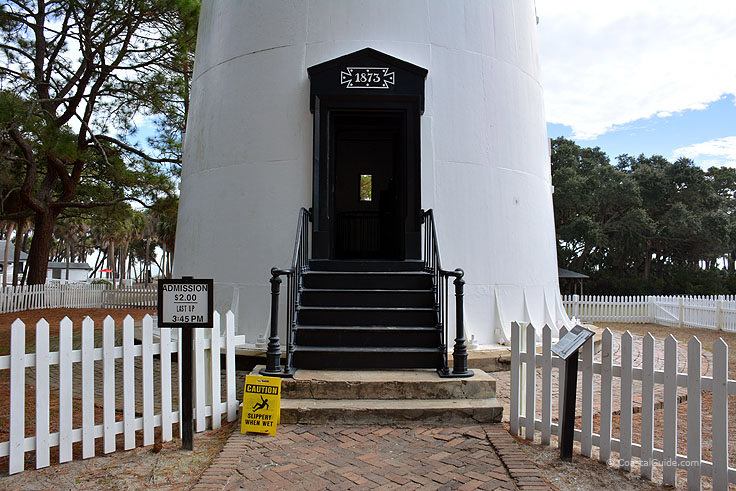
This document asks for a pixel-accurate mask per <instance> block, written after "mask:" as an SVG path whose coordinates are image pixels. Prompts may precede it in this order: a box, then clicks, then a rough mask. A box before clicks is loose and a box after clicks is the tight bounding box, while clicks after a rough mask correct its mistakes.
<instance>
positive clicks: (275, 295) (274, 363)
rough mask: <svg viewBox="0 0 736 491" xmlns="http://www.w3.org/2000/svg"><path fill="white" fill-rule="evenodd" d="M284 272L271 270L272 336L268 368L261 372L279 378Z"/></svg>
mask: <svg viewBox="0 0 736 491" xmlns="http://www.w3.org/2000/svg"><path fill="white" fill-rule="evenodd" d="M283 273H284V272H283V271H281V270H279V269H277V268H272V269H271V279H270V280H269V281H270V283H271V335H270V336H269V338H268V348H267V349H266V368H263V369H261V370H260V372H258V373H260V374H261V375H266V376H271V377H278V376H280V375H281V344H280V342H279V292H280V290H281V278H280V276H281V274H283Z"/></svg>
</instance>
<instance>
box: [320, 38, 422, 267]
mask: <svg viewBox="0 0 736 491" xmlns="http://www.w3.org/2000/svg"><path fill="white" fill-rule="evenodd" d="M308 73H309V78H310V102H309V108H310V110H311V111H312V112H313V113H314V140H313V149H314V162H313V165H314V167H313V168H314V173H313V176H314V177H313V182H312V185H313V213H312V220H313V223H312V238H313V240H312V251H311V252H312V254H311V256H312V259H318V260H350V259H352V260H384V261H386V260H387V261H404V260H417V259H421V257H422V240H421V220H422V218H421V217H422V214H421V185H420V183H421V151H420V117H421V114H422V112H423V110H424V80H425V78H426V76H427V70H425V69H424V68H421V67H419V66H416V65H413V64H411V63H407V62H405V61H403V60H400V59H398V58H394V57H392V56H389V55H387V54H385V53H381V52H379V51H376V50H374V49H371V48H365V49H362V50H360V51H356V52H354V53H350V54H348V55H345V56H341V57H339V58H335V59H333V60H330V61H326V62H324V63H320V64H319V65H314V66H312V67H310V68H309V69H308Z"/></svg>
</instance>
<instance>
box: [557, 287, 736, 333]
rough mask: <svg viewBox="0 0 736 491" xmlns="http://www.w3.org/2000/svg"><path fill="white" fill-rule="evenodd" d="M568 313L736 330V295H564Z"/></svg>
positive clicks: (586, 317) (606, 319) (587, 318)
mask: <svg viewBox="0 0 736 491" xmlns="http://www.w3.org/2000/svg"><path fill="white" fill-rule="evenodd" d="M562 303H563V305H564V306H565V309H566V310H567V313H568V315H570V316H572V317H575V318H577V319H579V320H581V321H585V322H626V323H630V324H645V323H653V324H661V325H665V326H670V327H697V328H704V329H717V330H722V331H729V332H736V297H735V296H733V295H719V296H654V295H649V296H628V297H616V296H594V295H586V296H580V295H565V296H563V298H562Z"/></svg>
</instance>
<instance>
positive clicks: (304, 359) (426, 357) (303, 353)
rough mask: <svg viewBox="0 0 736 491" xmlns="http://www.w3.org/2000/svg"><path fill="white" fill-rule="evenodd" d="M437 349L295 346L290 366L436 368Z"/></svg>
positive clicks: (439, 361) (439, 358) (439, 362)
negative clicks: (292, 363) (292, 362)
mask: <svg viewBox="0 0 736 491" xmlns="http://www.w3.org/2000/svg"><path fill="white" fill-rule="evenodd" d="M441 356H442V351H441V350H440V349H439V348H383V347H369V348H354V347H329V346H296V347H295V348H294V366H295V367H298V368H305V369H329V368H340V369H343V370H345V369H348V370H351V369H385V368H438V367H439V366H440V365H441V360H442V358H441Z"/></svg>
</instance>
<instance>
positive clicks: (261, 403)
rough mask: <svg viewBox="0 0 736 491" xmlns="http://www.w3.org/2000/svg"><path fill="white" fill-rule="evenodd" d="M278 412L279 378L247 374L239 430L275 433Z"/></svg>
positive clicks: (279, 400)
mask: <svg viewBox="0 0 736 491" xmlns="http://www.w3.org/2000/svg"><path fill="white" fill-rule="evenodd" d="M280 414H281V378H280V377H264V376H262V375H247V376H246V377H245V390H244V391H243V417H242V421H241V423H240V432H241V433H247V432H252V433H268V434H269V435H275V434H276V425H277V424H278V423H279V415H280Z"/></svg>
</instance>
